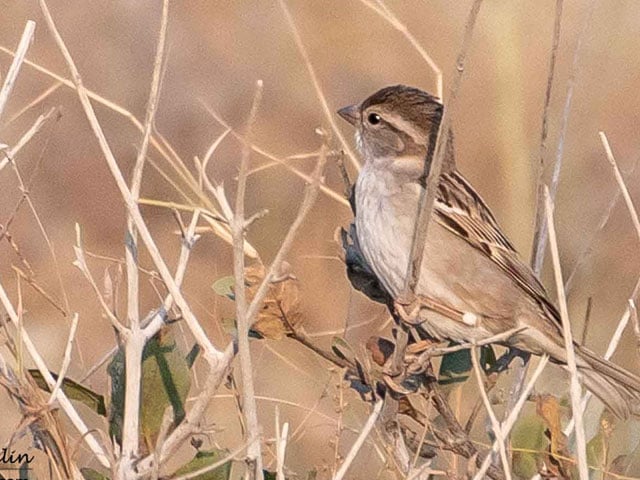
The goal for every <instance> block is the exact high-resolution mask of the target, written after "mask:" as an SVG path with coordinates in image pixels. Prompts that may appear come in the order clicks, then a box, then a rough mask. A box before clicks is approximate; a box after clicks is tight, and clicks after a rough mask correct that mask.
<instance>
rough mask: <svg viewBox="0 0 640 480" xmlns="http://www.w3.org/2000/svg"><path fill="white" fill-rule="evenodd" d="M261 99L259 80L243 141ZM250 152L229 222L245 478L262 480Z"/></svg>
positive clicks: (242, 161)
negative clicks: (253, 341)
mask: <svg viewBox="0 0 640 480" xmlns="http://www.w3.org/2000/svg"><path fill="white" fill-rule="evenodd" d="M261 99H262V80H258V82H257V83H256V93H255V96H254V98H253V104H252V106H251V112H250V113H249V119H248V120H247V132H246V135H245V136H246V138H247V139H249V138H251V130H252V128H253V124H254V123H255V120H256V116H257V113H258V107H259V105H260V101H261ZM250 155H251V149H250V147H249V144H248V143H245V144H244V146H243V148H242V157H241V159H240V173H239V174H238V189H237V192H236V204H235V212H233V217H232V218H231V219H230V221H231V232H232V235H233V274H234V277H235V280H236V281H235V291H234V293H235V305H236V323H237V326H238V354H239V356H240V368H241V373H242V413H243V415H244V419H245V424H246V426H247V431H246V435H247V437H248V438H252V439H253V441H252V442H251V443H250V444H249V446H248V447H247V463H248V467H247V474H246V476H245V478H248V479H251V480H254V479H255V480H262V479H263V478H264V474H263V471H262V447H261V440H260V425H259V423H258V410H257V405H256V398H255V389H254V385H253V384H254V382H253V368H252V365H251V351H250V346H249V329H250V319H249V317H248V316H247V299H246V289H247V287H246V281H245V275H244V270H245V262H244V237H245V231H246V228H245V227H246V226H245V217H244V200H245V192H246V187H247V172H248V171H249V157H250Z"/></svg>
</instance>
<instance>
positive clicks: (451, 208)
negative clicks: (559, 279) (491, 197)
mask: <svg viewBox="0 0 640 480" xmlns="http://www.w3.org/2000/svg"><path fill="white" fill-rule="evenodd" d="M434 213H435V214H436V216H435V218H436V220H437V221H438V223H440V224H441V225H442V226H444V227H445V228H447V229H448V230H450V231H451V232H453V233H454V234H455V235H457V236H459V237H461V238H463V239H464V240H466V241H467V242H468V243H469V244H470V245H471V246H472V247H474V248H476V249H477V250H479V251H480V252H482V253H483V254H484V255H486V256H487V257H488V258H489V259H490V260H491V261H492V262H494V263H495V264H496V265H498V266H499V267H500V268H501V269H502V270H503V271H504V272H505V273H506V274H507V275H509V276H510V277H511V278H512V279H513V281H514V282H515V283H516V284H517V285H518V286H519V287H520V288H521V289H522V290H524V292H525V293H527V294H528V295H529V296H530V297H531V298H532V299H533V300H534V301H535V302H536V303H538V304H539V305H540V307H541V308H542V309H543V310H544V311H545V312H548V314H549V315H548V316H549V317H550V318H552V319H553V320H554V321H555V322H556V323H557V324H558V325H560V320H559V316H558V313H557V310H556V308H555V307H554V306H553V304H552V303H551V302H550V301H549V299H548V298H547V292H546V291H545V289H544V287H543V286H542V284H541V283H540V281H539V280H538V278H537V277H536V276H535V274H534V273H533V271H532V270H531V269H530V268H529V267H528V266H527V265H526V264H524V263H523V262H522V260H521V259H520V257H519V255H518V252H516V249H515V248H514V246H513V245H512V244H511V242H510V241H509V239H507V237H506V236H505V235H504V234H503V233H502V231H501V230H500V226H499V225H498V222H497V221H496V219H495V217H494V216H493V214H492V213H491V210H489V207H488V206H487V204H486V203H485V202H484V200H482V198H481V197H480V195H478V193H477V192H476V191H475V190H474V189H473V187H472V186H471V185H470V184H469V182H467V181H466V180H465V179H464V177H463V176H462V175H460V174H459V173H458V172H457V171H452V172H446V173H443V174H442V176H441V179H440V185H439V188H438V195H437V197H436V204H435V210H434Z"/></svg>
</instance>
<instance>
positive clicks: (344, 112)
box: [338, 105, 359, 126]
mask: <svg viewBox="0 0 640 480" xmlns="http://www.w3.org/2000/svg"><path fill="white" fill-rule="evenodd" d="M338 115H340V116H341V117H342V118H344V119H345V120H346V121H347V122H349V123H350V124H351V125H354V126H355V124H356V122H357V121H358V116H359V115H358V105H349V106H348V107H344V108H341V109H340V110H338Z"/></svg>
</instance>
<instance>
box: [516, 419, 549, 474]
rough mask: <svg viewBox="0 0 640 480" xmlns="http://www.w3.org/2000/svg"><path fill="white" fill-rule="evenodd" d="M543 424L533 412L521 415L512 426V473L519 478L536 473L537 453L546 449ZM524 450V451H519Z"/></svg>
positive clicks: (546, 443) (546, 442)
mask: <svg viewBox="0 0 640 480" xmlns="http://www.w3.org/2000/svg"><path fill="white" fill-rule="evenodd" d="M545 428H546V426H545V424H544V421H543V419H542V418H541V417H539V416H538V415H536V414H535V413H530V414H526V415H522V416H521V417H520V418H519V419H518V421H517V422H516V424H515V425H514V427H513V431H512V433H511V445H512V447H513V450H514V451H513V468H512V469H513V474H514V475H515V476H517V477H521V478H531V477H532V476H533V475H536V474H537V473H538V465H537V459H538V455H539V454H537V453H533V452H541V453H543V454H544V452H545V451H546V449H547V445H548V441H547V439H546V437H545V435H544V431H545ZM521 450H524V451H521Z"/></svg>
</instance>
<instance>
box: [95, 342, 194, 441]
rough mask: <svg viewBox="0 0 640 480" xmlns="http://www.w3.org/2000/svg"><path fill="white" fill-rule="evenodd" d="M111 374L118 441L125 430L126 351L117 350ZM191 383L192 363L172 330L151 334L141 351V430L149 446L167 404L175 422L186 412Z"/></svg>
mask: <svg viewBox="0 0 640 480" xmlns="http://www.w3.org/2000/svg"><path fill="white" fill-rule="evenodd" d="M107 372H108V373H109V376H110V377H111V408H110V412H109V435H110V436H112V437H115V438H116V439H117V440H118V441H120V439H121V434H122V421H123V415H124V395H125V363H124V352H123V351H122V350H118V352H117V353H116V355H115V356H114V358H113V360H112V361H111V363H110V364H109V367H108V368H107ZM190 386H191V373H190V366H189V363H188V361H187V358H186V356H185V355H184V353H183V352H182V351H181V349H180V348H178V346H177V344H176V342H175V340H174V339H173V336H172V335H171V334H170V332H169V330H166V329H165V330H161V331H160V332H159V334H158V335H156V336H154V337H153V338H151V339H150V340H149V341H148V342H147V344H146V345H145V347H144V350H143V354H142V388H141V392H140V405H141V407H140V430H141V434H142V436H143V438H144V440H145V442H146V445H147V447H149V448H151V447H152V446H153V445H154V444H155V440H156V437H157V435H158V433H159V431H160V427H161V425H162V417H163V415H164V411H165V409H166V408H167V407H168V406H171V407H172V410H173V425H174V426H176V425H178V424H179V423H180V422H181V421H182V420H183V419H184V416H185V411H184V402H185V400H186V398H187V394H188V393H189V388H190Z"/></svg>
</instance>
